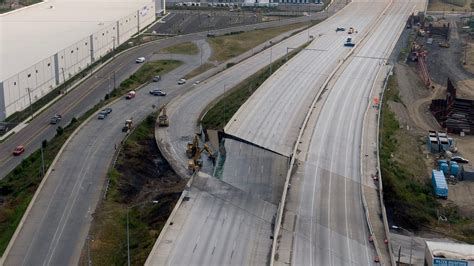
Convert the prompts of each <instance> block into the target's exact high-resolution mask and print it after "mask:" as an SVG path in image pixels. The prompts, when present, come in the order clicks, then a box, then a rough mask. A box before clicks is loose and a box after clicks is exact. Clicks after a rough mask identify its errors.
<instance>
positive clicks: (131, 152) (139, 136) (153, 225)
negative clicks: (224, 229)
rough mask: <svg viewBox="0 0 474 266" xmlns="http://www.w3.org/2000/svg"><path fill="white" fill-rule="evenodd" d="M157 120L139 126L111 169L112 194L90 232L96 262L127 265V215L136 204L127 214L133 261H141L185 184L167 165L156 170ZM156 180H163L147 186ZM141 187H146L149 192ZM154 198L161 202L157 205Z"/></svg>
mask: <svg viewBox="0 0 474 266" xmlns="http://www.w3.org/2000/svg"><path fill="white" fill-rule="evenodd" d="M155 119H156V115H150V116H148V117H147V118H146V119H145V120H144V121H143V122H141V123H140V124H139V125H138V126H137V127H136V128H135V130H134V131H133V132H132V133H131V135H130V137H129V138H128V139H127V141H126V142H125V143H124V144H123V148H122V151H121V152H120V154H119V156H118V160H117V164H116V166H115V168H113V169H111V170H110V171H109V174H108V176H109V177H110V186H109V191H108V197H107V198H106V199H105V200H103V201H102V202H101V203H100V206H99V208H98V209H97V210H96V212H95V214H94V221H93V224H92V228H91V232H90V235H91V237H92V239H93V240H94V241H93V242H91V249H90V250H91V258H92V264H93V265H125V264H126V262H127V239H126V215H127V209H128V208H130V207H131V206H134V205H138V206H136V207H133V208H130V213H129V219H130V223H129V228H130V254H131V262H132V264H133V265H143V264H144V262H145V260H146V258H147V256H148V254H149V252H150V251H151V249H152V248H153V245H154V243H155V241H156V239H157V237H158V235H159V233H160V232H161V229H162V228H163V226H164V224H165V222H166V220H167V218H168V217H169V214H170V213H171V211H172V209H173V208H174V205H175V204H176V202H177V200H178V198H179V195H180V193H181V192H182V190H183V188H184V184H185V181H184V180H181V179H180V178H179V177H177V176H175V177H174V179H173V177H172V178H170V175H172V174H171V170H170V168H169V166H166V167H165V168H164V169H161V171H159V172H158V173H153V171H152V169H153V168H154V162H153V158H155V157H156V156H157V153H158V148H157V147H156V142H155V139H154V129H155ZM131 164H133V165H134V167H133V168H131V167H129V166H130V165H131ZM166 178H168V179H166ZM155 179H159V180H160V181H157V182H158V183H157V184H153V185H149V184H148V183H150V182H154V181H156V180H155ZM160 182H163V183H160ZM142 190H146V191H147V192H145V194H146V195H145V196H143V193H142V192H141V191H142ZM148 190H150V191H148ZM152 200H158V201H159V202H158V203H157V204H153V203H152ZM145 202H146V204H141V203H145ZM83 259H85V258H84V257H83Z"/></svg>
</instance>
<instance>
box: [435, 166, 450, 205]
mask: <svg viewBox="0 0 474 266" xmlns="http://www.w3.org/2000/svg"><path fill="white" fill-rule="evenodd" d="M431 184H432V185H433V190H434V194H435V196H436V197H437V198H443V199H447V198H448V183H446V178H445V177H444V174H443V172H442V171H438V170H432V172H431Z"/></svg>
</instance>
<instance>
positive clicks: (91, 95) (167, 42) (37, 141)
mask: <svg viewBox="0 0 474 266" xmlns="http://www.w3.org/2000/svg"><path fill="white" fill-rule="evenodd" d="M336 7H338V5H335V8H336ZM326 16H327V14H326V13H324V14H323V13H321V14H318V15H317V16H313V17H309V18H306V19H305V21H308V20H309V19H322V18H324V17H326ZM295 21H299V20H298V18H294V19H288V20H280V21H274V22H266V23H260V24H253V25H246V26H238V27H232V28H227V29H220V30H216V31H214V32H215V33H216V34H218V35H220V34H225V33H227V32H232V31H241V30H243V31H249V30H254V29H262V28H269V27H275V26H280V25H286V24H290V23H295ZM206 34H207V32H201V33H194V34H189V35H182V36H176V37H172V38H167V39H163V40H160V41H159V42H154V43H149V44H144V45H142V46H140V47H137V48H135V49H132V50H130V51H127V52H125V53H123V54H121V55H120V56H117V57H116V58H115V59H114V60H113V61H112V62H110V63H109V64H107V65H106V66H104V67H103V68H101V69H100V70H99V71H97V72H96V73H94V74H93V77H97V78H89V79H87V80H86V81H85V82H83V83H82V84H80V85H79V86H77V87H76V88H75V89H74V90H72V91H70V92H69V93H68V94H67V95H65V96H64V97H62V98H61V99H60V100H59V101H57V102H56V103H54V104H52V105H51V106H50V107H49V108H47V109H46V110H45V111H43V112H42V113H41V114H39V115H38V116H37V117H35V118H34V119H33V120H32V121H30V123H29V124H28V125H27V126H26V127H25V128H23V129H22V130H21V131H20V132H17V133H15V134H14V135H12V136H10V137H8V138H7V139H6V140H5V141H4V142H2V143H0V179H3V178H4V177H5V176H6V175H7V174H8V173H10V172H11V171H12V170H13V169H14V168H15V167H16V166H17V165H18V164H20V163H21V161H22V160H23V159H25V158H26V157H28V155H30V154H31V153H33V152H34V151H36V150H38V149H39V148H40V147H41V142H42V141H43V140H45V139H46V140H50V139H52V138H53V137H54V135H55V134H56V128H57V127H56V126H53V125H50V124H49V120H50V119H51V117H53V116H54V115H55V114H57V113H59V114H61V115H62V116H63V119H62V121H61V122H60V123H59V124H58V126H65V125H67V124H68V123H69V122H70V121H71V119H72V118H73V117H80V116H81V115H82V114H84V113H85V112H87V111H88V110H90V109H91V108H92V107H93V106H94V105H96V104H97V103H98V102H99V101H100V100H101V99H104V96H105V94H107V93H108V92H109V91H110V90H111V88H112V87H113V81H112V80H113V73H114V71H115V73H116V85H117V86H118V85H119V84H120V82H122V81H123V80H125V79H127V78H128V77H129V76H130V75H131V74H133V73H134V72H135V71H136V70H137V69H138V67H139V65H137V64H135V59H136V58H138V57H141V56H145V57H146V58H149V57H150V56H152V54H153V53H154V52H155V51H158V50H160V49H162V48H165V47H169V46H172V45H175V44H178V43H183V42H189V41H195V40H200V39H205V38H206ZM18 145H24V146H25V152H24V153H23V154H22V155H21V156H17V157H15V156H13V155H12V151H13V149H14V148H15V147H16V146H18Z"/></svg>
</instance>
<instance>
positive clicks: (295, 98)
mask: <svg viewBox="0 0 474 266" xmlns="http://www.w3.org/2000/svg"><path fill="white" fill-rule="evenodd" d="M385 6H386V3H384V2H361V1H358V2H353V3H351V4H349V5H348V6H347V7H346V8H344V9H343V10H342V11H341V12H339V13H338V14H337V15H336V16H333V17H331V18H330V19H327V20H326V21H324V22H322V23H321V24H320V25H319V27H315V28H314V30H312V31H311V33H310V34H311V35H313V36H314V37H315V40H314V41H313V42H312V43H311V44H310V45H308V46H307V47H306V49H305V50H303V51H302V52H300V53H299V54H298V55H297V56H295V57H294V58H293V59H292V60H291V62H290V63H288V64H285V65H284V66H282V67H281V68H279V69H278V71H276V72H275V74H274V75H272V77H271V78H269V79H267V80H266V81H265V82H264V83H263V85H262V86H261V87H260V88H259V89H258V90H257V91H256V92H255V93H254V94H253V95H252V97H251V98H250V99H249V100H248V101H247V102H246V103H245V104H244V105H243V106H242V107H241V108H240V109H239V111H238V112H237V113H236V114H235V115H234V116H233V117H232V119H231V120H230V122H229V123H228V124H227V125H226V127H225V129H224V131H225V132H226V133H227V134H230V135H233V136H237V137H239V138H241V139H244V140H247V141H249V142H252V143H254V144H257V145H259V146H262V147H265V148H267V149H270V150H273V151H276V152H278V153H280V154H283V155H286V156H289V155H290V154H291V152H292V150H293V147H294V145H295V141H296V139H297V137H298V133H299V131H300V127H301V125H302V123H303V120H304V118H305V117H306V114H307V113H308V111H309V108H310V105H311V103H312V101H313V99H314V97H315V96H316V95H317V93H318V92H319V90H320V89H321V88H322V86H323V84H324V83H325V81H326V80H327V79H328V78H329V77H330V75H331V73H332V72H333V70H334V69H335V68H336V66H337V65H338V63H339V62H341V61H342V59H343V58H344V57H345V56H346V55H347V54H348V53H349V52H350V51H351V48H348V47H345V46H344V45H343V44H344V42H345V41H346V39H347V38H352V39H353V42H358V41H360V39H361V38H362V36H363V35H364V34H365V33H367V31H368V30H369V29H370V27H371V26H372V24H373V23H374V21H375V20H376V19H377V17H378V16H379V15H380V13H381V12H382V10H383V9H384V7H385ZM338 27H343V28H345V29H346V31H341V32H336V28H338ZM350 27H353V28H354V29H355V31H357V33H353V34H348V32H347V31H348V30H349V28H350Z"/></svg>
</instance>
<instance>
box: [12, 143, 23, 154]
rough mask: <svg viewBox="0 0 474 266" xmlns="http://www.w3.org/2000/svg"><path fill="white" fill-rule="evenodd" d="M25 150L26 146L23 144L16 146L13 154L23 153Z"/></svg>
mask: <svg viewBox="0 0 474 266" xmlns="http://www.w3.org/2000/svg"><path fill="white" fill-rule="evenodd" d="M24 151H25V147H23V145H19V146H16V148H15V149H14V150H13V155H15V156H18V155H20V154H22V153H23V152H24Z"/></svg>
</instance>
